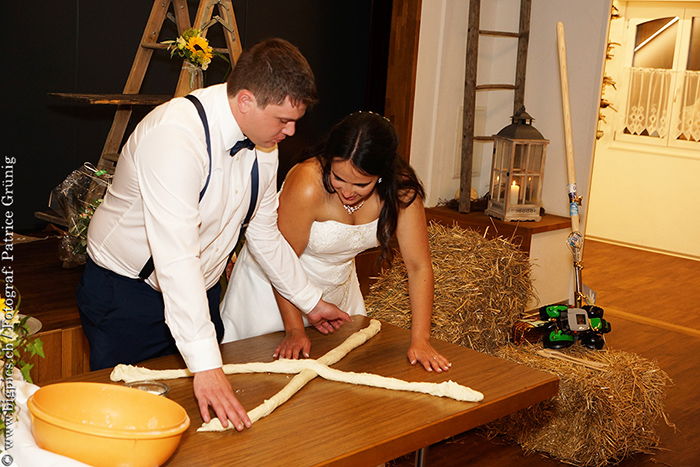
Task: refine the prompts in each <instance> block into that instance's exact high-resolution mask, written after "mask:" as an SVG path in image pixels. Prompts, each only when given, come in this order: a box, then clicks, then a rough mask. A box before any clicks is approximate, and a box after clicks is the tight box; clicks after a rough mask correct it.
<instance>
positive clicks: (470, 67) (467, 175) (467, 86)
mask: <svg viewBox="0 0 700 467" xmlns="http://www.w3.org/2000/svg"><path fill="white" fill-rule="evenodd" d="M531 3H532V0H520V25H519V30H518V32H502V31H486V30H482V29H480V28H479V23H480V15H481V0H470V3H469V24H468V28H467V63H466V67H465V78H464V124H463V128H462V165H461V173H460V193H459V212H469V211H470V209H471V199H470V198H471V197H470V194H471V188H472V160H473V157H474V143H475V142H476V141H493V136H476V135H474V114H475V111H476V92H477V91H493V90H504V89H505V90H514V91H515V92H514V94H515V96H514V99H513V113H515V112H516V111H517V110H518V109H520V107H522V106H523V104H524V100H525V72H526V65H527V46H528V42H529V39H530V10H531ZM479 36H498V37H513V38H516V39H518V51H517V62H516V67H515V84H483V85H477V84H476V70H477V57H478V55H479Z"/></svg>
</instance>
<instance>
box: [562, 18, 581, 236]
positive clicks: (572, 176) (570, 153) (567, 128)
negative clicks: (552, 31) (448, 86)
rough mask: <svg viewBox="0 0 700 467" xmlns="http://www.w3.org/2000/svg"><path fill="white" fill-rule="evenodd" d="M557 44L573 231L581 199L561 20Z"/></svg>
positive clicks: (577, 220)
mask: <svg viewBox="0 0 700 467" xmlns="http://www.w3.org/2000/svg"><path fill="white" fill-rule="evenodd" d="M557 44H558V46H559V75H560V78H561V79H560V82H561V103H562V110H563V113H564V135H565V137H566V167H567V174H568V183H569V184H568V185H567V190H568V192H569V204H570V207H569V210H570V214H571V230H572V231H573V232H579V230H580V225H579V214H578V206H579V200H578V196H576V170H575V166H574V141H573V137H572V132H571V110H570V108H569V78H568V71H567V68H566V42H565V38H564V25H563V24H562V23H561V22H559V23H557ZM572 194H573V196H572Z"/></svg>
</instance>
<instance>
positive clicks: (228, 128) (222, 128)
mask: <svg viewBox="0 0 700 467" xmlns="http://www.w3.org/2000/svg"><path fill="white" fill-rule="evenodd" d="M215 87H216V89H215V90H214V92H215V95H214V113H215V115H216V119H217V120H218V122H219V125H217V128H218V131H219V134H220V136H219V137H220V138H221V141H223V147H224V149H226V151H228V150H229V149H231V148H232V147H233V145H234V144H236V142H237V141H239V140H242V139H244V138H245V136H244V135H243V132H242V131H241V128H240V127H239V126H238V122H236V119H235V118H234V117H233V112H231V107H230V106H229V101H228V93H227V92H226V84H219V85H216V86H215Z"/></svg>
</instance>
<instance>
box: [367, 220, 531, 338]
mask: <svg viewBox="0 0 700 467" xmlns="http://www.w3.org/2000/svg"><path fill="white" fill-rule="evenodd" d="M428 236H429V241H430V252H431V257H432V262H433V273H434V275H435V301H434V306H433V317H432V330H431V335H432V336H433V337H435V338H438V339H441V340H444V341H447V342H452V343H454V344H459V345H463V346H466V347H470V348H472V349H474V350H479V351H484V352H490V351H493V350H495V349H496V348H498V347H499V346H500V345H502V344H504V343H506V342H508V339H509V336H510V330H511V328H512V326H513V323H514V322H515V321H516V320H517V319H519V318H520V317H521V316H522V314H523V312H524V310H525V306H526V305H527V303H528V301H529V299H530V298H531V297H532V296H533V294H534V291H533V288H532V280H531V278H530V262H529V259H528V257H527V255H526V254H525V253H524V252H522V251H521V250H520V249H518V248H517V247H516V246H515V245H513V244H512V243H511V242H509V241H508V240H507V239H504V238H494V239H486V238H484V237H483V236H482V235H481V234H479V233H478V232H476V231H473V230H466V229H463V228H461V227H458V226H452V227H445V226H443V225H440V224H435V223H431V224H430V225H429V226H428ZM365 303H366V306H367V310H368V314H369V315H370V316H372V317H373V318H377V319H380V320H382V321H385V322H388V323H391V324H394V325H397V326H400V327H403V328H407V329H408V328H410V327H411V308H410V303H409V297H408V276H407V273H406V267H405V266H404V264H403V259H402V258H401V254H400V253H397V255H396V256H395V257H394V260H393V261H392V265H391V268H390V269H388V270H385V271H383V272H382V274H381V275H380V277H379V278H378V279H377V282H375V283H374V284H373V285H372V286H371V288H370V293H369V295H368V296H367V298H366V299H365Z"/></svg>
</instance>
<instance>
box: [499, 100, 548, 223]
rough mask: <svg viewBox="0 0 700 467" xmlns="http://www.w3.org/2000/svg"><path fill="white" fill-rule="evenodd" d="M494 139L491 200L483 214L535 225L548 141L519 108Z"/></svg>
mask: <svg viewBox="0 0 700 467" xmlns="http://www.w3.org/2000/svg"><path fill="white" fill-rule="evenodd" d="M511 120H512V123H511V124H510V125H508V126H507V127H505V128H503V129H502V130H501V131H499V132H498V134H497V135H494V142H493V161H492V164H491V167H492V169H491V192H490V193H491V196H490V199H489V205H488V208H487V209H486V214H488V215H490V216H493V217H496V218H498V219H500V220H502V221H539V220H541V219H542V217H541V216H540V207H541V206H542V181H543V179H544V158H545V153H546V151H547V144H549V141H548V140H546V139H544V137H543V136H542V134H541V133H540V132H539V131H537V129H535V127H533V126H532V117H530V115H528V113H527V112H525V107H521V108H520V110H518V111H517V112H516V113H515V115H513V116H512V117H511Z"/></svg>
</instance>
